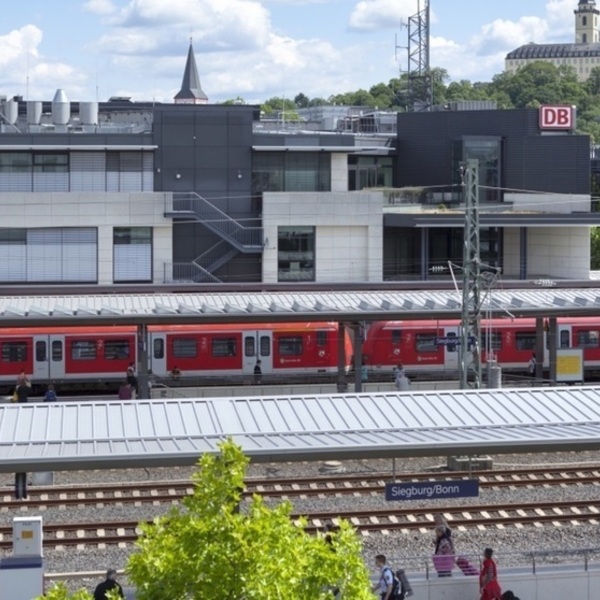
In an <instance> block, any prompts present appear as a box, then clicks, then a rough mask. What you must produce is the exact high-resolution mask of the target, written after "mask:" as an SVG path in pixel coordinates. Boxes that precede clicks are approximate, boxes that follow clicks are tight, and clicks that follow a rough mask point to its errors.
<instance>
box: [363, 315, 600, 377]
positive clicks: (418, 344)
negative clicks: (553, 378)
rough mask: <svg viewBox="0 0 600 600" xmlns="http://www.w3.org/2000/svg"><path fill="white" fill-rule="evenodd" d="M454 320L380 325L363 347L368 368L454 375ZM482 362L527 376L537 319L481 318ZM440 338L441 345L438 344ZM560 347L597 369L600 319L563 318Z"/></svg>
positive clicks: (589, 368) (370, 330) (457, 357)
mask: <svg viewBox="0 0 600 600" xmlns="http://www.w3.org/2000/svg"><path fill="white" fill-rule="evenodd" d="M459 325H460V323H459V321H457V320H442V321H382V322H377V323H373V324H372V325H371V326H370V327H369V328H368V330H367V333H366V339H365V342H364V345H363V355H365V356H366V357H367V358H366V361H367V364H368V367H369V369H371V370H373V371H375V372H377V371H381V372H391V371H392V370H393V368H394V366H395V365H397V364H398V363H402V364H403V365H404V367H405V368H407V369H409V370H410V371H411V372H412V373H419V372H435V371H447V372H453V371H456V370H458V366H459V360H460V346H459V345H458V343H457V344H452V343H451V341H450V342H449V340H451V339H452V338H457V341H458V339H459V337H460V327H459ZM481 332H482V336H481V348H482V353H481V355H482V360H483V361H486V360H487V357H488V354H489V355H490V356H491V357H492V358H495V359H496V360H497V361H498V363H499V364H500V365H501V366H502V367H503V368H504V369H505V370H507V371H511V370H512V371H518V372H525V371H526V369H527V363H528V361H529V359H530V358H531V355H532V353H534V352H535V351H536V340H537V334H536V320H535V319H508V318H505V319H492V320H486V319H483V320H482V322H481ZM437 338H444V341H445V343H444V344H443V345H442V344H439V343H437V342H438V341H439V340H437ZM557 347H558V348H583V357H584V363H585V368H586V370H587V371H588V372H589V371H597V370H598V369H599V368H600V318H594V317H591V318H585V317H574V318H561V319H558V324H557ZM544 349H545V352H544V363H543V364H544V366H546V367H547V366H548V358H549V353H548V340H547V333H546V332H544Z"/></svg>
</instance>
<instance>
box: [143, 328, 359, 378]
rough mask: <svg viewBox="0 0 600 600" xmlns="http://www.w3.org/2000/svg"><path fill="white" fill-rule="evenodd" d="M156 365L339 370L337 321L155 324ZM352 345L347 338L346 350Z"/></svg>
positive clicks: (206, 370) (161, 371)
mask: <svg viewBox="0 0 600 600" xmlns="http://www.w3.org/2000/svg"><path fill="white" fill-rule="evenodd" d="M149 337H150V340H149V341H150V344H149V348H150V349H151V351H150V366H151V368H152V372H153V373H154V374H156V375H158V376H165V375H167V374H168V373H171V372H173V370H174V369H177V370H179V371H180V372H181V373H182V374H183V375H184V376H238V375H251V374H252V373H253V371H254V367H255V365H256V362H257V361H258V360H260V361H261V368H262V373H263V375H269V374H282V375H302V374H311V373H313V374H316V373H333V372H336V371H337V343H338V341H337V338H338V327H337V324H336V323H278V324H259V325H256V324H254V325H253V324H246V325H239V324H238V325H228V324H224V325H208V326H202V327H195V326H189V325H181V326H172V327H150V328H149ZM350 353H351V350H350V348H349V341H348V340H346V355H347V356H349V355H350Z"/></svg>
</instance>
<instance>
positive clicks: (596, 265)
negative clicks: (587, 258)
mask: <svg viewBox="0 0 600 600" xmlns="http://www.w3.org/2000/svg"><path fill="white" fill-rule="evenodd" d="M590 243H591V248H590V252H591V265H590V268H591V269H592V271H598V270H599V269H600V227H592V229H591V231H590Z"/></svg>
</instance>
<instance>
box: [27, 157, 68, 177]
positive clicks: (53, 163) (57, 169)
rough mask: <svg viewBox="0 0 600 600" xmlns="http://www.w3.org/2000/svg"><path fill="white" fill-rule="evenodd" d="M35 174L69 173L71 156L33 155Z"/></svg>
mask: <svg viewBox="0 0 600 600" xmlns="http://www.w3.org/2000/svg"><path fill="white" fill-rule="evenodd" d="M33 172H34V173H68V172H69V155H68V154H59V153H52V154H38V153H34V155H33Z"/></svg>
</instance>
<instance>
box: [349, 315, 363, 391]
mask: <svg viewBox="0 0 600 600" xmlns="http://www.w3.org/2000/svg"><path fill="white" fill-rule="evenodd" d="M352 327H353V329H354V391H355V392H356V393H360V392H362V391H363V381H362V367H363V341H364V336H365V332H364V330H363V327H362V325H361V324H360V323H354V324H353V326H352Z"/></svg>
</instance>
